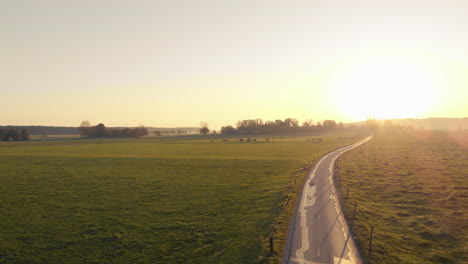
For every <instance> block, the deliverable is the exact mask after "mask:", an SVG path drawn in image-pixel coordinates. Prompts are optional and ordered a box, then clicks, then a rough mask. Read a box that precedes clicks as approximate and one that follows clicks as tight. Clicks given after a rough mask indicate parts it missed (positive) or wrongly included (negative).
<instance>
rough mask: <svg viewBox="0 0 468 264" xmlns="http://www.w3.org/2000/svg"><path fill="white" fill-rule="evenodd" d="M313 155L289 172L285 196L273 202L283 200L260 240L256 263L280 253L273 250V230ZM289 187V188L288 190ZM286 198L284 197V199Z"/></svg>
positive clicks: (276, 226)
mask: <svg viewBox="0 0 468 264" xmlns="http://www.w3.org/2000/svg"><path fill="white" fill-rule="evenodd" d="M314 161H315V157H314V158H313V159H312V160H308V161H307V164H304V165H303V166H302V167H301V168H300V169H299V170H297V171H296V172H294V173H292V174H291V177H290V179H289V181H288V184H287V185H286V187H285V188H284V190H285V191H284V192H283V193H287V196H286V197H285V196H281V197H280V198H279V199H278V200H277V201H276V203H275V204H278V203H280V202H281V200H285V202H284V204H283V206H282V207H281V209H280V213H279V214H278V216H277V217H276V220H275V224H274V225H273V226H272V227H271V230H270V232H269V233H268V236H266V237H265V238H264V239H263V240H262V243H261V245H262V249H261V252H260V254H259V255H258V262H257V263H262V261H264V260H265V257H271V256H274V254H276V253H281V252H275V245H274V243H275V241H276V238H275V231H276V230H277V229H278V226H279V225H278V224H279V222H280V220H281V218H282V217H284V216H285V214H286V210H285V209H286V207H287V206H288V205H289V203H290V202H291V197H292V194H293V192H295V193H298V192H299V190H298V189H299V188H301V186H302V184H301V180H304V179H305V177H306V176H307V175H308V174H309V173H310V172H311V170H312V168H313V165H314ZM288 189H289V190H288ZM285 198H286V199H285ZM265 244H269V247H265V246H264V245H265Z"/></svg>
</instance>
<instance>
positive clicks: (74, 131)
mask: <svg viewBox="0 0 468 264" xmlns="http://www.w3.org/2000/svg"><path fill="white" fill-rule="evenodd" d="M0 128H3V129H7V128H16V129H17V130H21V129H23V128H26V129H28V130H29V134H30V135H50V136H53V135H75V136H78V135H79V132H78V127H59V126H0ZM109 128H114V127H109ZM116 128H117V127H116ZM120 128H123V127H120ZM146 128H147V129H148V132H149V133H150V135H151V134H153V131H156V130H159V131H161V132H162V134H198V132H199V131H198V130H199V129H200V128H198V127H146ZM178 132H179V133H178Z"/></svg>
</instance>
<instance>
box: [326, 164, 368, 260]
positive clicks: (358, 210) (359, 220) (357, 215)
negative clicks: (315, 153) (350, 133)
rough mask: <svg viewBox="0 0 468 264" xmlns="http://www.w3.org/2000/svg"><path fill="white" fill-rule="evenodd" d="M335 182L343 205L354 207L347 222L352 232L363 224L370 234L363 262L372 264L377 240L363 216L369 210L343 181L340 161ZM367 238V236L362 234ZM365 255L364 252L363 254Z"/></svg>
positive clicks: (334, 174) (335, 173)
mask: <svg viewBox="0 0 468 264" xmlns="http://www.w3.org/2000/svg"><path fill="white" fill-rule="evenodd" d="M333 177H334V181H335V183H336V185H337V186H336V188H337V190H338V193H339V194H340V193H341V192H340V191H342V193H341V195H340V196H341V200H342V205H344V204H345V201H346V203H347V204H348V205H349V204H351V205H354V209H351V208H353V207H351V208H348V210H349V209H351V210H352V211H348V216H347V221H348V223H350V229H351V230H350V232H354V231H355V229H354V230H353V227H354V226H355V224H362V226H364V227H365V229H366V231H367V232H368V238H369V240H368V243H367V245H361V247H362V250H366V248H365V247H367V255H366V256H365V257H364V259H363V262H364V263H367V264H370V263H372V251H374V248H373V242H374V241H375V240H376V233H375V229H374V225H372V223H370V222H369V221H367V220H366V218H365V217H364V215H363V212H362V211H364V210H366V209H367V211H369V208H366V207H364V206H363V204H362V203H359V201H358V200H357V199H356V197H354V195H353V192H352V191H351V190H350V186H349V185H348V184H346V183H345V182H344V181H343V180H342V179H341V172H340V167H339V162H338V160H336V161H335V164H334V173H333ZM361 235H363V236H364V237H365V234H361ZM363 253H364V252H363Z"/></svg>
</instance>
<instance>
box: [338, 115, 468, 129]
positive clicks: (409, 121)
mask: <svg viewBox="0 0 468 264" xmlns="http://www.w3.org/2000/svg"><path fill="white" fill-rule="evenodd" d="M385 120H391V121H392V123H393V124H394V125H401V126H413V127H414V128H417V129H420V128H424V129H427V130H432V129H434V130H447V129H468V117H464V118H444V117H440V118H439V117H437V118H421V119H416V118H404V119H379V120H377V122H378V123H379V124H380V125H383V123H384V122H385ZM364 124H366V121H361V122H354V123H347V124H345V126H350V125H364Z"/></svg>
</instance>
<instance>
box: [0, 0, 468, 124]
mask: <svg viewBox="0 0 468 264" xmlns="http://www.w3.org/2000/svg"><path fill="white" fill-rule="evenodd" d="M0 2H1V7H2V8H1V9H0V42H1V43H2V53H1V59H0V68H1V69H2V70H1V71H0V86H1V87H2V98H8V100H3V101H2V107H3V108H4V109H8V111H7V114H2V115H1V116H0V124H4V125H6V124H15V125H55V126H76V125H78V124H79V122H80V121H81V120H90V122H91V123H92V124H97V123H99V122H103V123H105V124H106V125H108V126H136V125H139V124H144V125H146V126H166V127H176V126H192V127H193V126H198V123H199V122H200V121H202V120H205V121H207V122H208V123H209V124H210V126H212V127H220V126H222V125H226V124H230V125H234V124H235V122H236V121H237V120H242V119H252V118H263V119H264V120H272V119H274V118H282V119H284V118H287V117H294V118H298V119H300V120H305V119H307V118H313V119H314V120H323V119H327V118H328V119H334V120H337V121H343V122H352V121H359V120H364V119H365V118H366V116H368V115H374V116H375V117H376V118H380V119H382V118H406V117H414V118H420V117H464V116H465V115H466V113H468V105H467V104H466V99H467V94H466V91H467V89H466V87H467V85H468V79H467V78H468V77H467V76H468V74H467V73H468V64H467V61H468V50H467V49H466V47H467V46H468V35H467V34H465V32H466V28H467V27H468V16H467V15H466V14H467V13H468V2H467V1H464V0H449V1H441V0H430V1H422V0H417V1H416V0H415V1H402V0H397V1H375V0H350V1H336V0H333V1H305V0H296V1H288V2H285V1H277V0H274V1H267V2H264V1H243V0H242V1H214V0H202V1H190V0H185V1H147V0H142V1H138V2H131V1H124V0H115V1H52V0H44V1H28V0H22V1H0Z"/></svg>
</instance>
